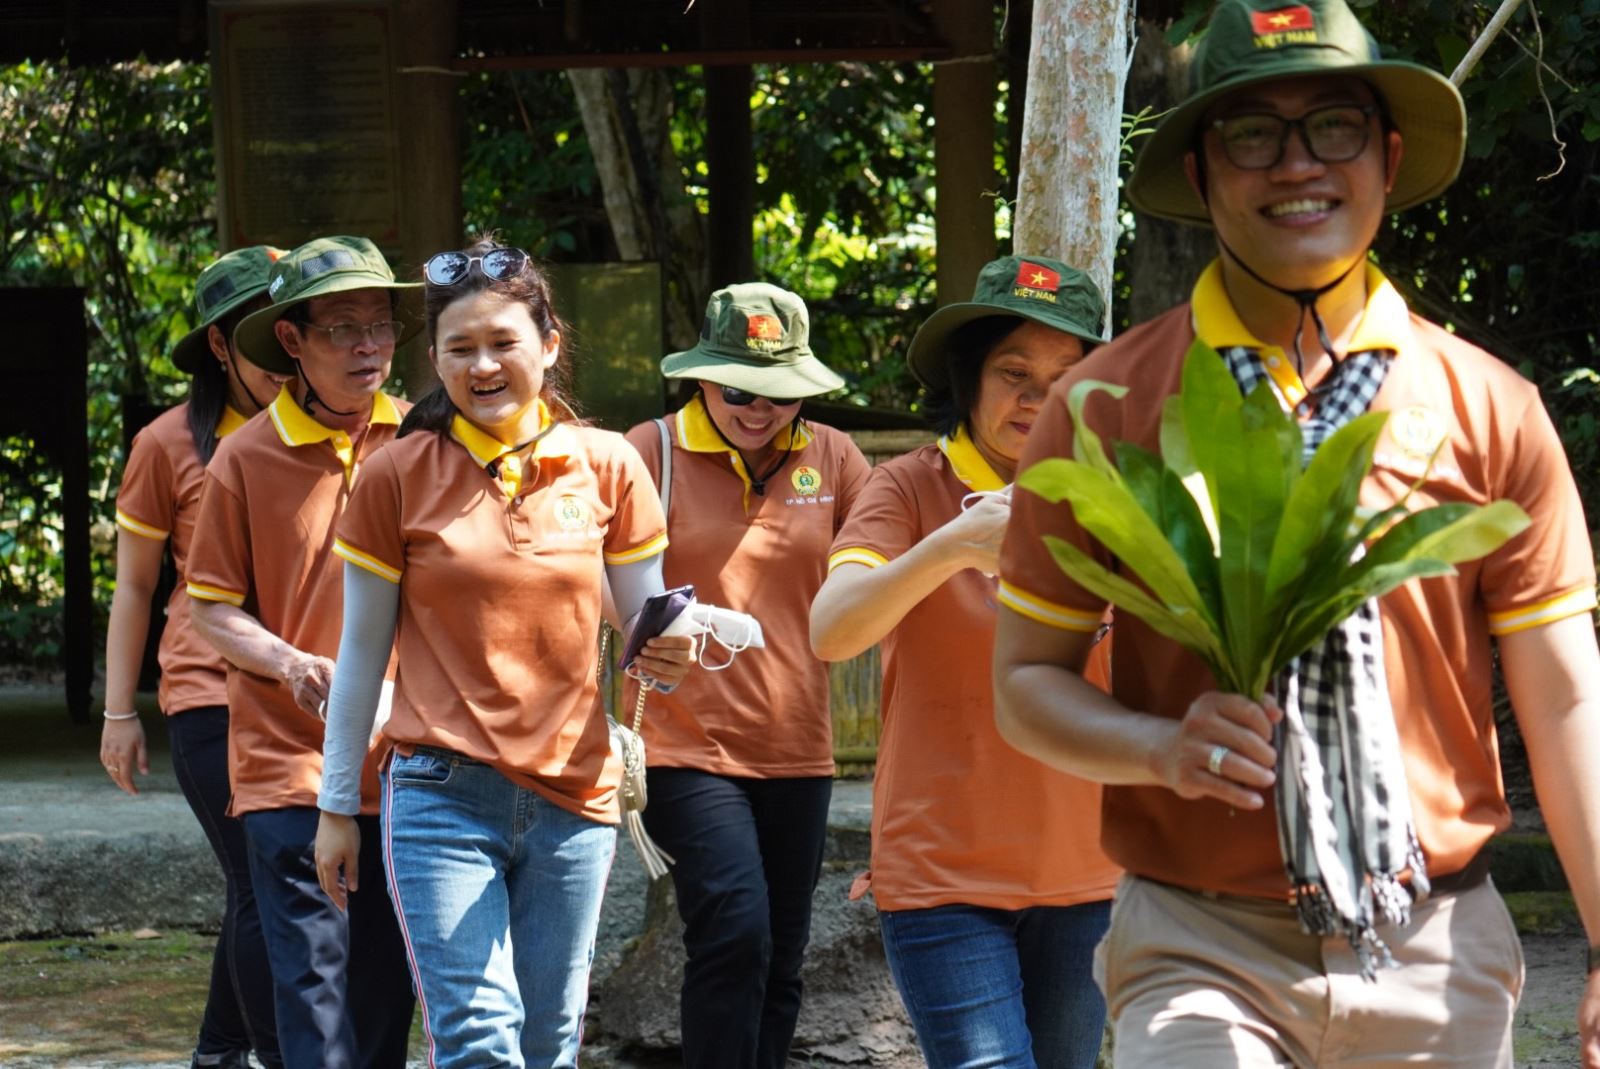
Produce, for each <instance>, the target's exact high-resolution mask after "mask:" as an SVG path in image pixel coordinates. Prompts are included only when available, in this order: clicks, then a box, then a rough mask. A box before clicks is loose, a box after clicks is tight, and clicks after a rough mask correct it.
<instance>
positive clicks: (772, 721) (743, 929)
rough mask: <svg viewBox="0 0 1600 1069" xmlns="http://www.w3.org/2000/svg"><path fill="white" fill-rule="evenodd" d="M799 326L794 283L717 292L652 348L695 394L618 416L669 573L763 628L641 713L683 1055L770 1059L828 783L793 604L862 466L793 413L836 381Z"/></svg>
mask: <svg viewBox="0 0 1600 1069" xmlns="http://www.w3.org/2000/svg"><path fill="white" fill-rule="evenodd" d="M809 332H810V324H809V321H808V319H807V312H806V306H805V302H804V301H802V300H801V299H800V298H799V297H798V296H796V295H795V294H793V293H790V292H789V291H788V290H784V289H780V288H778V287H777V286H770V285H766V284H765V283H744V284H740V285H734V286H729V287H728V288H726V289H722V290H718V291H717V292H716V293H714V294H712V295H711V300H710V302H709V304H708V306H707V308H706V317H705V322H704V326H703V327H702V329H701V335H700V339H699V341H698V342H696V343H695V345H694V347H693V348H691V349H688V350H686V351H684V352H681V353H673V354H672V355H670V356H668V357H666V359H664V360H663V361H662V362H661V371H662V374H663V375H665V376H666V377H667V378H669V379H677V380H679V381H681V382H684V383H686V384H689V385H690V386H691V387H692V390H693V394H692V396H691V397H690V398H689V400H688V402H687V403H686V404H684V405H683V407H682V408H680V409H679V410H678V411H677V412H676V413H673V414H672V415H669V416H668V417H667V418H666V419H665V420H659V421H654V422H651V423H642V424H640V425H639V426H637V427H634V428H633V429H632V430H631V431H629V432H628V440H629V441H630V442H632V443H633V445H634V446H635V448H637V449H638V450H639V452H640V453H641V454H642V455H643V456H644V458H645V463H646V466H647V467H648V468H649V469H650V470H651V472H652V473H654V475H655V477H656V480H657V483H658V484H660V483H661V482H662V472H663V471H664V470H665V471H667V472H669V473H670V475H669V476H668V478H667V480H666V482H667V485H666V486H663V487H662V498H663V500H664V501H665V502H666V504H667V530H668V533H669V535H670V538H671V544H670V545H669V547H668V549H667V552H666V566H665V567H666V582H667V585H668V586H669V587H672V586H677V585H680V584H684V583H693V584H694V587H695V596H696V598H698V599H699V600H700V601H702V602H713V603H715V604H717V605H726V606H729V607H731V608H734V609H739V610H742V611H744V612H748V613H750V614H752V615H754V616H755V617H756V618H757V619H758V620H759V621H760V622H761V627H762V632H763V636H764V638H765V648H764V649H761V650H752V651H750V652H748V653H745V654H742V655H739V656H737V657H736V658H734V660H733V661H732V663H731V664H716V663H712V664H709V665H708V667H711V668H718V667H720V668H722V669H724V670H721V671H707V672H697V673H694V674H693V675H691V676H690V678H689V679H688V680H687V681H686V682H685V683H684V684H683V685H682V686H680V687H679V688H677V689H676V690H675V691H673V692H672V693H670V694H661V695H651V696H650V700H649V707H648V708H647V710H646V714H645V724H644V735H645V742H646V756H647V761H648V764H649V772H648V782H649V797H650V805H649V807H648V808H647V809H646V810H645V811H644V822H645V826H646V827H647V828H648V829H649V832H650V835H651V837H652V838H654V839H655V841H656V842H657V843H658V844H660V846H661V847H662V849H664V850H665V851H666V852H667V853H668V854H670V855H671V856H672V857H673V858H674V859H675V860H676V864H675V865H674V866H673V867H672V870H671V871H672V879H673V884H674V886H675V887H676V889H677V895H678V911H679V913H680V914H681V915H682V917H683V921H684V937H683V938H684V945H685V948H686V949H687V951H688V958H689V960H688V963H687V965H686V966H685V968H684V976H683V992H682V1028H683V1053H684V1063H685V1065H687V1066H689V1067H691V1069H700V1067H706V1066H734V1067H743V1069H751V1067H755V1066H761V1067H762V1069H781V1067H782V1066H783V1065H784V1064H785V1061H786V1059H787V1057H788V1053H789V1043H790V1040H791V1039H792V1038H793V1035H794V1027H795V1021H796V1018H797V1017H798V1015H799V1012H800V986H801V985H800V964H801V959H802V957H803V956H804V952H805V946H806V941H807V939H808V937H809V934H810V925H811V894H812V891H813V889H814V888H815V887H816V884H817V878H818V876H819V874H820V872H821V867H822V847H823V841H824V839H825V838H826V832H827V817H828V799H829V796H830V794H831V791H832V786H833V779H832V777H833V738H832V719H831V716H830V713H829V709H828V669H827V665H825V664H823V663H822V662H821V661H819V660H818V659H817V658H816V657H815V656H814V655H813V654H812V652H811V649H810V646H809V644H808V643H807V641H806V629H807V626H808V625H807V619H808V615H809V612H810V606H811V598H812V597H813V596H814V595H815V594H816V592H817V589H818V588H819V587H820V586H821V585H822V580H823V574H824V570H825V565H826V560H827V555H828V546H829V544H830V543H831V542H832V541H833V536H834V534H835V533H836V532H837V531H838V529H839V525H840V524H841V523H843V521H844V517H845V514H846V513H847V512H848V511H849V510H850V507H851V503H852V502H853V501H854V500H855V497H856V494H857V493H858V492H859V490H860V488H861V486H862V485H863V484H864V483H865V482H866V478H867V474H868V470H869V469H868V467H867V462H866V458H865V457H863V456H862V455H861V451H860V450H859V449H857V448H856V446H855V443H853V442H852V441H851V440H850V439H849V437H848V436H846V435H845V434H843V433H841V432H839V431H837V430H834V429H833V428H831V427H825V426H822V425H820V424H816V423H812V422H810V421H808V420H805V419H803V418H801V404H802V401H803V400H804V399H805V398H807V397H815V396H817V395H819V394H824V393H828V392H831V391H833V390H837V389H839V388H840V387H842V386H843V385H844V380H843V379H841V378H839V376H838V375H835V374H834V373H833V372H832V371H830V370H828V368H827V367H825V366H824V365H823V364H822V362H821V361H819V360H818V359H817V358H816V356H815V355H814V354H813V353H812V351H811V346H810V344H809ZM664 455H665V456H666V457H667V458H668V460H669V462H668V463H666V464H663V458H664ZM730 645H731V646H732V647H737V646H738V645H739V643H738V642H737V641H733V642H732V643H731V644H730ZM706 656H708V655H706V654H705V653H704V651H702V663H706V662H705V658H706ZM625 704H626V703H625Z"/></svg>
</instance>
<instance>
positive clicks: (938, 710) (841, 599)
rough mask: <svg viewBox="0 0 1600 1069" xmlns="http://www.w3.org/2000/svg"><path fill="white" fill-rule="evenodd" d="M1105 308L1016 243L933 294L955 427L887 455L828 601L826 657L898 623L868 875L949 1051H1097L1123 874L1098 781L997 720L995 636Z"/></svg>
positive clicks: (1000, 1058) (1073, 275) (846, 544)
mask: <svg viewBox="0 0 1600 1069" xmlns="http://www.w3.org/2000/svg"><path fill="white" fill-rule="evenodd" d="M1103 315H1104V313H1103V302H1102V301H1101V298H1100V294H1099V291H1098V290H1096V289H1095V286H1094V283H1093V282H1091V281H1090V280H1089V279H1088V277H1087V276H1085V275H1084V274H1082V273H1081V272H1078V271H1074V270H1073V269H1072V268H1069V267H1067V266H1066V265H1065V264H1062V263H1058V262H1057V261H1055V260H1048V259H1044V258H1041V257H1028V258H1022V257H1015V256H1012V257H1006V258H1004V259H1001V260H997V261H994V262H993V263H990V264H988V265H987V266H986V267H985V268H984V269H983V271H982V272H981V273H980V275H979V280H978V290H977V293H976V295H975V296H974V298H973V300H972V301H970V302H967V303H964V304H953V305H948V306H946V307H945V308H942V309H940V310H939V311H938V312H936V313H934V315H933V316H932V317H931V318H930V319H929V320H928V321H927V322H926V323H925V324H923V327H922V329H921V330H920V331H919V332H918V333H917V336H916V338H915V339H914V340H913V341H912V345H911V351H910V354H909V356H908V362H909V363H910V365H911V370H912V372H913V373H914V374H915V375H916V377H917V378H918V379H919V380H920V381H921V382H922V383H923V384H924V386H926V387H927V389H928V411H929V412H930V414H931V416H932V419H933V422H934V424H935V428H936V429H937V431H938V432H939V434H940V438H939V440H938V442H937V443H936V444H934V445H928V446H924V447H922V448H921V449H917V450H914V451H913V452H911V453H909V454H907V455H905V456H902V457H897V458H895V459H894V460H891V461H888V462H887V463H884V464H881V465H879V466H878V468H877V469H876V470H875V471H874V472H873V474H872V479H871V480H870V481H869V482H868V483H867V487H866V489H865V490H863V491H862V493H861V497H860V499H859V500H858V501H857V502H856V506H855V508H854V509H853V510H852V511H851V513H850V517H849V519H848V520H847V521H846V522H845V526H844V529H843V530H842V531H840V532H839V537H838V538H837V539H835V540H834V544H833V549H832V552H831V553H830V555H829V569H830V571H829V575H828V579H827V582H826V583H824V584H823V587H822V590H821V591H820V592H819V593H818V595H817V598H816V601H815V602H814V604H813V605H812V610H811V640H812V645H813V646H814V647H815V649H816V651H817V653H818V654H819V655H820V656H822V657H824V658H827V659H829V660H842V659H844V658H846V657H851V656H854V655H855V654H857V653H859V652H860V651H862V650H864V649H866V648H867V647H868V646H870V645H872V644H873V643H875V642H879V641H880V640H881V641H882V643H883V675H884V682H883V695H884V700H883V709H882V717H883V730H882V733H881V736H880V738H879V740H878V766H877V771H876V773H875V775H874V777H873V784H872V869H871V871H870V873H868V875H867V877H865V878H864V879H862V880H861V881H858V887H857V890H856V891H855V892H854V893H856V894H862V893H865V891H866V889H867V888H868V887H870V888H871V890H872V893H873V897H874V899H875V900H876V902H877V905H878V909H879V914H878V916H879V920H880V923H881V926H882V929H883V942H884V950H885V952H886V954H887V956H888V960H889V968H890V971H891V973H892V974H893V976H894V980H895V985H896V987H898V988H899V990H900V996H901V999H902V1000H903V1001H904V1002H905V1005H906V1009H907V1011H908V1012H909V1013H910V1016H911V1021H912V1023H913V1025H915V1027H916V1030H917V1039H918V1041H919V1042H920V1043H921V1045H922V1050H923V1053H924V1055H925V1056H926V1057H927V1061H928V1065H929V1066H930V1067H932V1069H977V1067H979V1066H984V1067H989V1066H1006V1067H1009V1069H1034V1067H1035V1066H1037V1067H1039V1069H1089V1067H1091V1066H1093V1065H1094V1063H1095V1059H1096V1057H1097V1055H1098V1054H1099V1051H1100V1043H1101V1037H1102V1033H1103V1031H1104V1024H1105V1012H1106V1009H1105V1002H1104V1000H1103V999H1102V998H1101V996H1100V992H1099V990H1098V989H1097V988H1096V986H1095V983H1094V979H1093V976H1092V962H1093V954H1094V948H1095V945H1096V944H1097V943H1098V942H1099V941H1100V937H1101V936H1102V935H1103V934H1104V933H1105V930H1106V926H1107V924H1108V922H1109V919H1110V901H1109V900H1110V898H1111V892H1112V889H1113V887H1114V885H1115V883H1116V880H1117V876H1118V873H1117V870H1116V868H1115V866H1114V865H1112V863H1111V862H1110V861H1109V860H1108V859H1107V858H1106V856H1105V855H1104V854H1103V853H1101V851H1100V846H1099V841H1100V789H1099V787H1098V786H1096V785H1094V784H1091V783H1087V782H1085V781H1083V780H1078V779H1074V778H1072V777H1069V776H1066V775H1064V774H1062V773H1059V772H1055V771H1053V770H1051V769H1049V768H1046V767H1045V766H1044V765H1042V764H1040V763H1038V762H1037V761H1034V760H1033V759H1032V758H1030V757H1026V756H1024V755H1022V754H1020V753H1018V752H1017V751H1015V750H1013V749H1012V748H1011V747H1010V746H1009V745H1007V744H1006V742H1005V740H1004V739H1002V738H1001V737H1000V734H999V732H998V730H997V729H996V728H995V723H994V704H993V697H992V694H993V691H992V685H991V683H990V671H991V667H992V665H991V655H990V651H991V649H992V647H993V645H994V629H995V622H996V613H997V606H996V602H995V589H996V588H995V581H994V579H993V578H992V577H993V575H994V574H995V572H996V571H998V568H997V566H996V565H997V559H998V554H999V549H1000V539H1001V536H1002V535H1003V533H1004V531H1005V525H1006V519H1007V517H1008V515H1009V513H1010V496H1009V484H1010V483H1011V482H1012V481H1013V479H1014V478H1015V476H1016V465H1017V458H1018V457H1019V456H1020V455H1021V453H1022V445H1023V442H1024V441H1025V440H1026V436H1027V434H1028V431H1029V430H1030V429H1031V428H1032V426H1033V422H1034V419H1035V417H1036V416H1037V414H1038V411H1039V404H1040V402H1041V401H1042V400H1043V399H1044V396H1045V393H1046V391H1048V390H1049V388H1050V384H1051V383H1053V382H1054V381H1055V380H1056V379H1057V378H1059V377H1060V376H1061V374H1062V373H1063V372H1065V371H1066V369H1067V368H1068V367H1070V366H1072V364H1074V363H1076V362H1077V361H1078V360H1079V359H1081V358H1082V357H1083V352H1084V349H1085V347H1087V346H1089V345H1092V344H1093V343H1094V342H1095V340H1097V339H1098V337H1099V331H1100V323H1101V321H1102V319H1103ZM1091 623H1092V621H1091ZM1100 652H1101V656H1102V658H1103V656H1104V652H1105V647H1104V644H1102V647H1101V651H1100ZM1096 668H1098V669H1099V670H1100V672H1101V679H1102V680H1103V679H1104V674H1103V673H1104V669H1105V665H1104V663H1101V664H1100V665H1098V666H1094V665H1092V666H1091V672H1093V671H1094V670H1095V669H1096Z"/></svg>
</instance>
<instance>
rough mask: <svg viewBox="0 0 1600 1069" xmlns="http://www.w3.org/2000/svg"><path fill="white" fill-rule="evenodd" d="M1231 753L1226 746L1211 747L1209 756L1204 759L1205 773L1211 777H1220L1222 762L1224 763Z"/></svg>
mask: <svg viewBox="0 0 1600 1069" xmlns="http://www.w3.org/2000/svg"><path fill="white" fill-rule="evenodd" d="M1232 752H1233V751H1232V750H1230V749H1228V748H1227V747H1226V746H1213V747H1211V756H1210V757H1207V758H1206V771H1207V772H1209V773H1211V774H1212V775H1213V776H1220V775H1222V762H1224V761H1226V760H1227V759H1228V755H1229V754H1230V753H1232Z"/></svg>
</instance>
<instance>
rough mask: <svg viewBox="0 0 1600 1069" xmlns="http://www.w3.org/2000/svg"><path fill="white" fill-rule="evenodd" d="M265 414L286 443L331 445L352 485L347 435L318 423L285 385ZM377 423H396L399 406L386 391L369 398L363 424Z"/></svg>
mask: <svg viewBox="0 0 1600 1069" xmlns="http://www.w3.org/2000/svg"><path fill="white" fill-rule="evenodd" d="M267 414H268V415H269V416H270V417H271V418H272V426H273V427H274V428H275V429H276V430H277V432H278V437H279V438H280V439H282V441H283V444H284V445H286V446H289V447H291V448H295V447H298V446H303V445H315V444H316V443H318V442H327V443H329V444H330V445H332V446H333V451H334V453H335V454H336V455H337V456H338V458H339V463H340V464H342V465H344V481H345V485H346V486H351V485H354V484H355V481H356V451H355V443H354V442H353V441H351V439H350V435H348V434H346V433H345V432H344V431H341V430H338V429H337V428H334V427H326V426H323V425H322V424H321V423H318V422H317V421H316V420H315V419H313V418H312V417H311V416H310V415H309V414H308V413H307V412H306V410H305V409H303V408H301V407H300V405H299V403H298V402H296V401H295V399H294V394H293V392H291V391H290V389H289V387H288V386H287V385H285V386H284V387H283V389H281V390H279V391H278V396H277V397H275V398H274V399H273V401H272V404H271V405H269V406H268V407H267ZM377 423H388V424H391V425H394V426H398V425H399V423H400V409H399V408H398V407H396V405H395V403H394V399H393V398H391V397H390V396H389V395H388V394H386V393H380V394H375V395H373V398H372V414H371V415H370V416H368V417H367V426H369V427H370V426H372V425H374V424H377Z"/></svg>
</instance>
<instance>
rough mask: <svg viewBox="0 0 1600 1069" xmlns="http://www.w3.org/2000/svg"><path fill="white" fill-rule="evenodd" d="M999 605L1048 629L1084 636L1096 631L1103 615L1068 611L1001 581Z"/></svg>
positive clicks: (1061, 606) (1075, 610) (1064, 607)
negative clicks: (1072, 632)
mask: <svg viewBox="0 0 1600 1069" xmlns="http://www.w3.org/2000/svg"><path fill="white" fill-rule="evenodd" d="M1000 604H1002V605H1004V606H1005V607H1006V608H1008V609H1010V610H1011V611H1012V612H1015V613H1020V614H1021V615H1023V616H1026V617H1027V618H1028V619H1030V620H1037V621H1038V622H1039V623H1041V624H1045V625H1047V626H1049V627H1054V628H1057V629H1059V630H1062V631H1078V632H1082V633H1084V634H1093V633H1094V632H1096V631H1098V630H1099V629H1100V617H1101V616H1102V615H1104V614H1103V613H1102V612H1098V611H1097V612H1083V611H1081V610H1079V609H1069V608H1067V607H1066V606H1065V605H1057V604H1056V603H1055V602H1053V601H1046V600H1044V599H1043V598H1041V597H1036V596H1035V595H1033V594H1030V593H1028V592H1027V591H1026V590H1023V589H1021V588H1019V587H1015V586H1012V585H1011V584H1010V583H1008V582H1006V581H1005V580H1003V579H1002V580H1001V581H1000Z"/></svg>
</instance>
